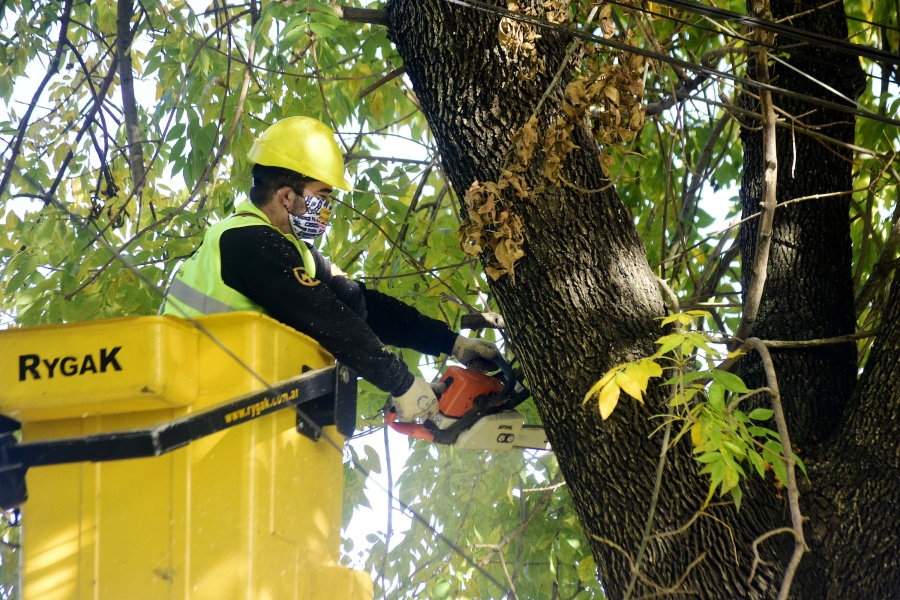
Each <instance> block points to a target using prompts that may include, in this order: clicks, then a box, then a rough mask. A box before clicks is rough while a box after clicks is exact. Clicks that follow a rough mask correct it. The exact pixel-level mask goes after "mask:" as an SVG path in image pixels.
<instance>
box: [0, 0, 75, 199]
mask: <svg viewBox="0 0 900 600" xmlns="http://www.w3.org/2000/svg"><path fill="white" fill-rule="evenodd" d="M71 17H72V0H66V4H65V6H64V7H63V11H62V15H61V18H60V23H59V39H58V41H57V42H56V53H55V54H54V55H53V60H52V61H50V65H49V66H48V67H47V74H46V75H44V78H43V79H42V80H41V83H40V84H38V87H37V89H36V90H35V91H34V95H33V96H32V97H31V103H30V104H29V105H28V110H26V111H25V115H24V116H23V117H22V120H21V121H19V130H18V132H17V133H16V139H15V141H14V142H13V144H12V149H11V150H10V153H9V159H8V160H7V161H6V166H5V167H4V168H3V179H2V180H0V197H3V196H4V195H5V193H6V187H7V186H8V185H9V180H10V179H11V178H12V174H13V165H15V164H16V158H18V156H19V152H20V151H21V150H22V142H23V141H24V140H25V131H26V130H27V129H28V124H29V122H30V121H31V113H33V112H34V109H35V108H36V107H37V103H38V100H40V98H41V94H43V93H44V88H45V87H47V84H48V83H49V82H50V79H52V78H53V76H54V75H56V73H57V72H59V62H60V60H62V55H63V49H64V48H65V47H66V40H67V39H68V35H69V21H70V19H71Z"/></svg>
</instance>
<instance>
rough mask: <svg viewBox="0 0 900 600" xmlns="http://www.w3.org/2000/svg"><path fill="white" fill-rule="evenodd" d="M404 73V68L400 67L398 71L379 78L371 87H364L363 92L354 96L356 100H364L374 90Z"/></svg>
mask: <svg viewBox="0 0 900 600" xmlns="http://www.w3.org/2000/svg"><path fill="white" fill-rule="evenodd" d="M404 73H406V67H400V68H399V69H394V70H393V71H391V72H390V73H388V74H387V75H385V76H384V77H382V78H380V79H379V80H378V81H376V82H375V83H373V84H372V85H368V86H366V87H364V88H363V90H362V91H361V92H360V93H359V94H357V95H356V98H357V99H358V100H362V99H363V98H365V97H366V96H368V95H369V94H371V93H372V92H374V91H375V90H377V89H378V88H380V87H381V86H383V85H384V84H386V83H387V82H389V81H391V80H392V79H395V78H397V77H400V76H401V75H403V74H404Z"/></svg>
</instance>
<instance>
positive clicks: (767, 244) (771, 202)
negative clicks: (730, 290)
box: [735, 0, 778, 339]
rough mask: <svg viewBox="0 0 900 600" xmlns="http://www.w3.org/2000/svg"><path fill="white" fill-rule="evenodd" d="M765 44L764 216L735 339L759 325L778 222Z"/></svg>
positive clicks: (762, 6) (760, 61) (760, 71)
mask: <svg viewBox="0 0 900 600" xmlns="http://www.w3.org/2000/svg"><path fill="white" fill-rule="evenodd" d="M754 11H756V12H758V13H759V14H770V12H771V11H770V10H769V5H768V1H767V0H757V3H756V5H755V6H754ZM756 35H757V38H758V40H759V41H760V42H761V43H760V45H759V49H758V50H757V54H756V71H757V79H758V80H759V82H760V83H761V84H763V87H761V88H760V90H759V100H760V112H761V113H762V115H763V132H762V133H763V161H764V165H765V171H764V176H763V197H762V201H761V202H760V207H761V209H762V216H761V218H760V222H759V231H758V232H757V235H756V255H755V256H754V258H753V270H752V276H751V279H750V285H749V286H748V287H747V299H746V301H745V302H744V314H743V316H742V317H741V324H740V326H739V327H738V329H737V333H736V334H735V337H737V338H738V339H745V338H747V337H748V336H749V335H750V333H751V332H752V331H753V327H754V325H755V324H756V317H757V315H758V314H759V305H760V302H761V301H762V294H763V289H764V288H765V285H766V274H767V270H768V264H769V250H770V249H771V247H772V225H773V223H774V221H775V206H776V205H777V203H778V201H777V199H776V195H775V191H776V183H777V180H778V153H777V151H776V147H775V108H774V106H773V105H772V93H771V92H770V91H769V89H768V85H769V65H768V52H767V50H766V44H765V39H764V38H765V35H766V34H765V33H764V32H762V31H757V34H756Z"/></svg>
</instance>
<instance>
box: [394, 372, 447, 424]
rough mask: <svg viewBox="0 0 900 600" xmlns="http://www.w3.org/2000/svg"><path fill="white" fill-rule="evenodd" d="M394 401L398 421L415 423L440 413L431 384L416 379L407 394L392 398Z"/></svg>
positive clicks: (419, 378)
mask: <svg viewBox="0 0 900 600" xmlns="http://www.w3.org/2000/svg"><path fill="white" fill-rule="evenodd" d="M391 399H392V400H393V401H394V409H395V410H396V411H397V419H398V420H400V421H414V420H416V419H421V418H424V417H428V416H430V415H433V414H434V413H436V412H437V411H438V401H437V396H435V394H434V390H433V389H432V388H431V384H430V383H428V382H427V381H425V380H424V379H422V378H421V377H416V378H415V380H413V384H412V385H411V386H410V387H409V389H408V390H406V393H404V394H401V395H399V396H395V397H392V398H391Z"/></svg>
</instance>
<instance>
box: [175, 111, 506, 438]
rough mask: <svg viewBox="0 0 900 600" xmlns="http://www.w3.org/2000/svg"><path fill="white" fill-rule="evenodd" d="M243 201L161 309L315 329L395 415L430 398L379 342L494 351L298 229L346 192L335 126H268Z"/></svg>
mask: <svg viewBox="0 0 900 600" xmlns="http://www.w3.org/2000/svg"><path fill="white" fill-rule="evenodd" d="M248 158H249V159H250V161H251V162H253V163H254V166H253V171H252V174H253V187H251V188H250V194H249V196H250V201H249V202H243V203H241V204H239V205H238V206H237V208H236V210H235V214H234V215H232V216H231V217H229V218H227V219H225V220H223V221H221V222H219V223H216V224H215V225H213V226H212V227H210V228H209V229H207V231H206V233H205V234H204V236H203V241H202V242H201V244H200V247H199V248H197V250H196V251H194V253H193V254H192V255H191V257H190V258H189V259H188V260H187V261H185V263H184V264H183V265H182V266H181V268H180V269H179V271H178V273H177V274H176V276H175V279H174V280H173V281H172V283H171V285H170V286H169V289H168V291H167V292H166V298H165V300H164V301H163V306H162V309H161V312H162V313H163V314H169V315H175V316H182V317H184V316H188V317H194V316H198V315H203V314H211V313H218V312H228V311H237V310H251V311H257V312H261V313H265V314H268V315H269V316H271V317H272V318H274V319H276V320H278V321H280V322H282V323H284V324H285V325H288V326H290V327H293V328H294V329H296V330H297V331H300V332H302V333H305V334H307V335H309V336H310V337H312V338H313V339H315V340H316V341H317V342H319V343H320V344H322V346H323V347H324V348H325V349H326V350H328V351H329V352H330V353H331V354H332V355H334V357H335V358H336V359H337V360H339V361H340V362H342V363H344V364H345V365H347V366H349V367H351V368H353V369H355V370H356V371H357V372H358V373H359V374H360V375H361V376H362V377H363V378H365V379H366V380H368V381H369V382H371V383H372V384H374V385H375V386H377V387H378V388H380V389H382V390H384V391H385V392H388V393H389V394H390V395H391V396H392V398H393V403H394V407H395V409H396V410H397V413H398V418H399V419H400V420H413V419H417V418H424V417H427V416H429V415H432V414H434V413H435V412H437V410H438V404H437V398H436V397H435V393H434V391H433V390H432V388H431V386H430V385H429V383H428V382H426V381H425V380H424V379H422V378H421V377H415V376H414V375H413V374H412V373H411V372H410V371H409V369H408V368H407V366H406V364H405V363H404V362H403V360H402V359H401V358H400V357H399V356H397V355H396V354H394V353H393V352H391V351H389V350H388V349H387V348H385V346H384V345H385V344H390V345H392V346H398V347H403V348H411V349H413V350H416V351H418V352H422V353H425V354H430V355H432V356H438V355H440V354H450V355H452V356H453V357H454V358H456V359H457V360H458V361H460V362H461V363H463V364H466V363H468V362H470V361H472V360H473V359H477V358H486V359H492V358H494V357H496V356H497V355H498V354H499V352H498V350H497V347H496V346H495V345H494V344H492V343H490V342H487V341H485V340H478V339H470V338H467V337H464V336H461V335H457V334H456V333H454V332H453V331H451V330H450V328H449V327H447V325H446V324H445V323H443V322H441V321H438V320H436V319H432V318H430V317H426V316H425V315H423V314H421V313H420V312H419V311H418V310H416V309H415V308H413V307H411V306H409V305H407V304H404V303H403V302H400V301H399V300H396V299H394V298H391V297H390V296H387V295H385V294H382V293H381V292H378V291H376V290H370V289H368V288H366V286H365V285H363V284H361V283H359V282H356V281H353V280H351V279H349V278H347V277H346V274H345V273H343V272H342V271H341V270H340V269H339V268H338V267H337V266H335V265H334V264H332V263H331V261H329V260H328V259H327V258H325V257H324V256H322V255H321V254H320V253H319V252H318V251H317V250H316V249H314V248H313V247H312V246H311V245H309V244H307V243H306V242H304V241H302V240H301V239H299V238H301V237H302V238H310V237H317V236H319V235H321V234H322V233H324V231H325V225H326V222H327V219H328V216H329V215H330V214H331V204H330V196H331V194H332V193H333V190H334V189H335V188H337V189H341V190H348V191H349V190H350V189H351V186H350V184H349V183H348V182H347V180H346V179H344V157H343V155H342V154H341V151H340V149H339V148H338V145H337V143H336V142H335V140H334V132H332V131H331V129H330V128H329V127H328V126H327V125H325V124H324V123H322V122H320V121H317V120H316V119H313V118H310V117H289V118H286V119H283V120H281V121H278V122H276V123H274V124H273V125H271V126H270V127H269V128H268V129H266V131H265V132H263V134H262V136H260V138H259V139H258V140H256V142H254V144H253V146H252V147H251V148H250V152H249V153H248Z"/></svg>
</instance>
